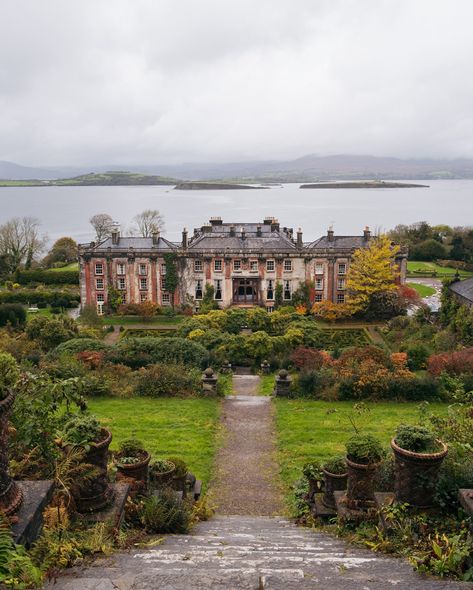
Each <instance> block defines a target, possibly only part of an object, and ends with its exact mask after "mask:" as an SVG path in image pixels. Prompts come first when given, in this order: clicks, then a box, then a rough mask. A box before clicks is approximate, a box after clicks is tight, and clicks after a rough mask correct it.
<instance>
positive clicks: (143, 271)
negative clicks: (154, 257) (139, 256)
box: [138, 262, 148, 276]
mask: <svg viewBox="0 0 473 590" xmlns="http://www.w3.org/2000/svg"><path fill="white" fill-rule="evenodd" d="M138 274H139V275H140V276H147V275H148V265H147V264H145V263H144V262H140V264H139V265H138Z"/></svg>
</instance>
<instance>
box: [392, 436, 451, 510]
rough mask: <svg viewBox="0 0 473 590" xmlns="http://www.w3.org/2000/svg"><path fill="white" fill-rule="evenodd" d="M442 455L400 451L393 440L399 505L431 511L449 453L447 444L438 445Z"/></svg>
mask: <svg viewBox="0 0 473 590" xmlns="http://www.w3.org/2000/svg"><path fill="white" fill-rule="evenodd" d="M436 442H437V443H438V446H439V451H437V452H434V453H416V452H414V451H408V450H406V449H403V448H402V447H400V446H399V445H398V444H397V443H396V440H395V439H394V438H393V439H392V440H391V448H392V450H393V452H394V474H395V480H394V493H395V495H396V500H397V501H398V502H403V503H404V502H405V503H407V504H411V505H412V506H415V507H417V508H428V507H430V506H432V504H433V503H434V495H435V491H436V487H437V481H438V475H439V470H440V466H441V464H442V461H443V460H444V459H445V457H446V456H447V453H448V448H447V445H446V444H445V443H443V442H442V441H440V440H437V441H436Z"/></svg>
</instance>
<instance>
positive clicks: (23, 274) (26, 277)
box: [15, 270, 79, 285]
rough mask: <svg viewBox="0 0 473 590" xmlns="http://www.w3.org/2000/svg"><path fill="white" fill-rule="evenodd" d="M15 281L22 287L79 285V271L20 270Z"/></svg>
mask: <svg viewBox="0 0 473 590" xmlns="http://www.w3.org/2000/svg"><path fill="white" fill-rule="evenodd" d="M15 281H16V282H17V283H20V285H28V284H29V283H44V284H45V285H78V284H79V271H78V270H62V271H60V272H57V271H56V272H55V271H50V270H19V271H17V272H16V273H15Z"/></svg>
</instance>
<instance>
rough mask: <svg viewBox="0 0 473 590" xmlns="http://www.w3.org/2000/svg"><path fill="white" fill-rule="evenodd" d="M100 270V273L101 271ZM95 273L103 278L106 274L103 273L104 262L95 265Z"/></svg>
mask: <svg viewBox="0 0 473 590" xmlns="http://www.w3.org/2000/svg"><path fill="white" fill-rule="evenodd" d="M99 268H100V271H99ZM94 272H95V274H96V275H98V276H103V274H104V272H103V262H96V263H95V268H94Z"/></svg>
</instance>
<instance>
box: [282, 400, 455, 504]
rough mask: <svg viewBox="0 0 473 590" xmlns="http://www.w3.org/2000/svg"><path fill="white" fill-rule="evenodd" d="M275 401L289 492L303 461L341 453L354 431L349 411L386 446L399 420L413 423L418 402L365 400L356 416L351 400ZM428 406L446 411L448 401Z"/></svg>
mask: <svg viewBox="0 0 473 590" xmlns="http://www.w3.org/2000/svg"><path fill="white" fill-rule="evenodd" d="M274 401H275V404H276V424H277V432H278V455H279V462H280V467H281V477H282V480H283V482H284V485H285V487H286V490H287V492H288V493H289V489H290V486H291V485H292V484H294V482H295V481H297V479H299V477H300V476H301V468H302V466H303V465H304V463H306V462H307V461H311V460H325V459H327V458H329V457H330V456H333V455H340V454H342V455H343V454H344V452H345V447H344V444H345V441H346V440H348V439H349V438H350V437H351V436H352V435H353V434H354V430H353V427H352V426H351V424H350V422H349V419H348V417H349V416H350V415H353V418H354V420H355V424H356V425H357V427H358V428H359V429H360V430H361V431H362V432H364V433H369V434H373V435H374V436H376V437H378V438H379V440H380V441H381V442H382V444H383V445H384V446H385V447H386V448H388V447H389V441H390V439H391V438H392V436H393V434H394V431H395V429H396V427H397V426H398V424H400V423H401V422H405V423H412V422H414V423H416V422H417V421H418V418H419V412H418V405H419V404H418V402H405V403H396V402H376V403H366V406H367V407H368V408H369V410H370V411H369V413H367V414H364V415H362V416H356V415H354V414H353V410H352V409H353V402H325V401H312V400H288V399H281V398H276V399H275V400H274ZM430 410H431V411H433V412H436V413H445V412H446V411H447V405H446V404H441V403H432V404H430Z"/></svg>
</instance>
